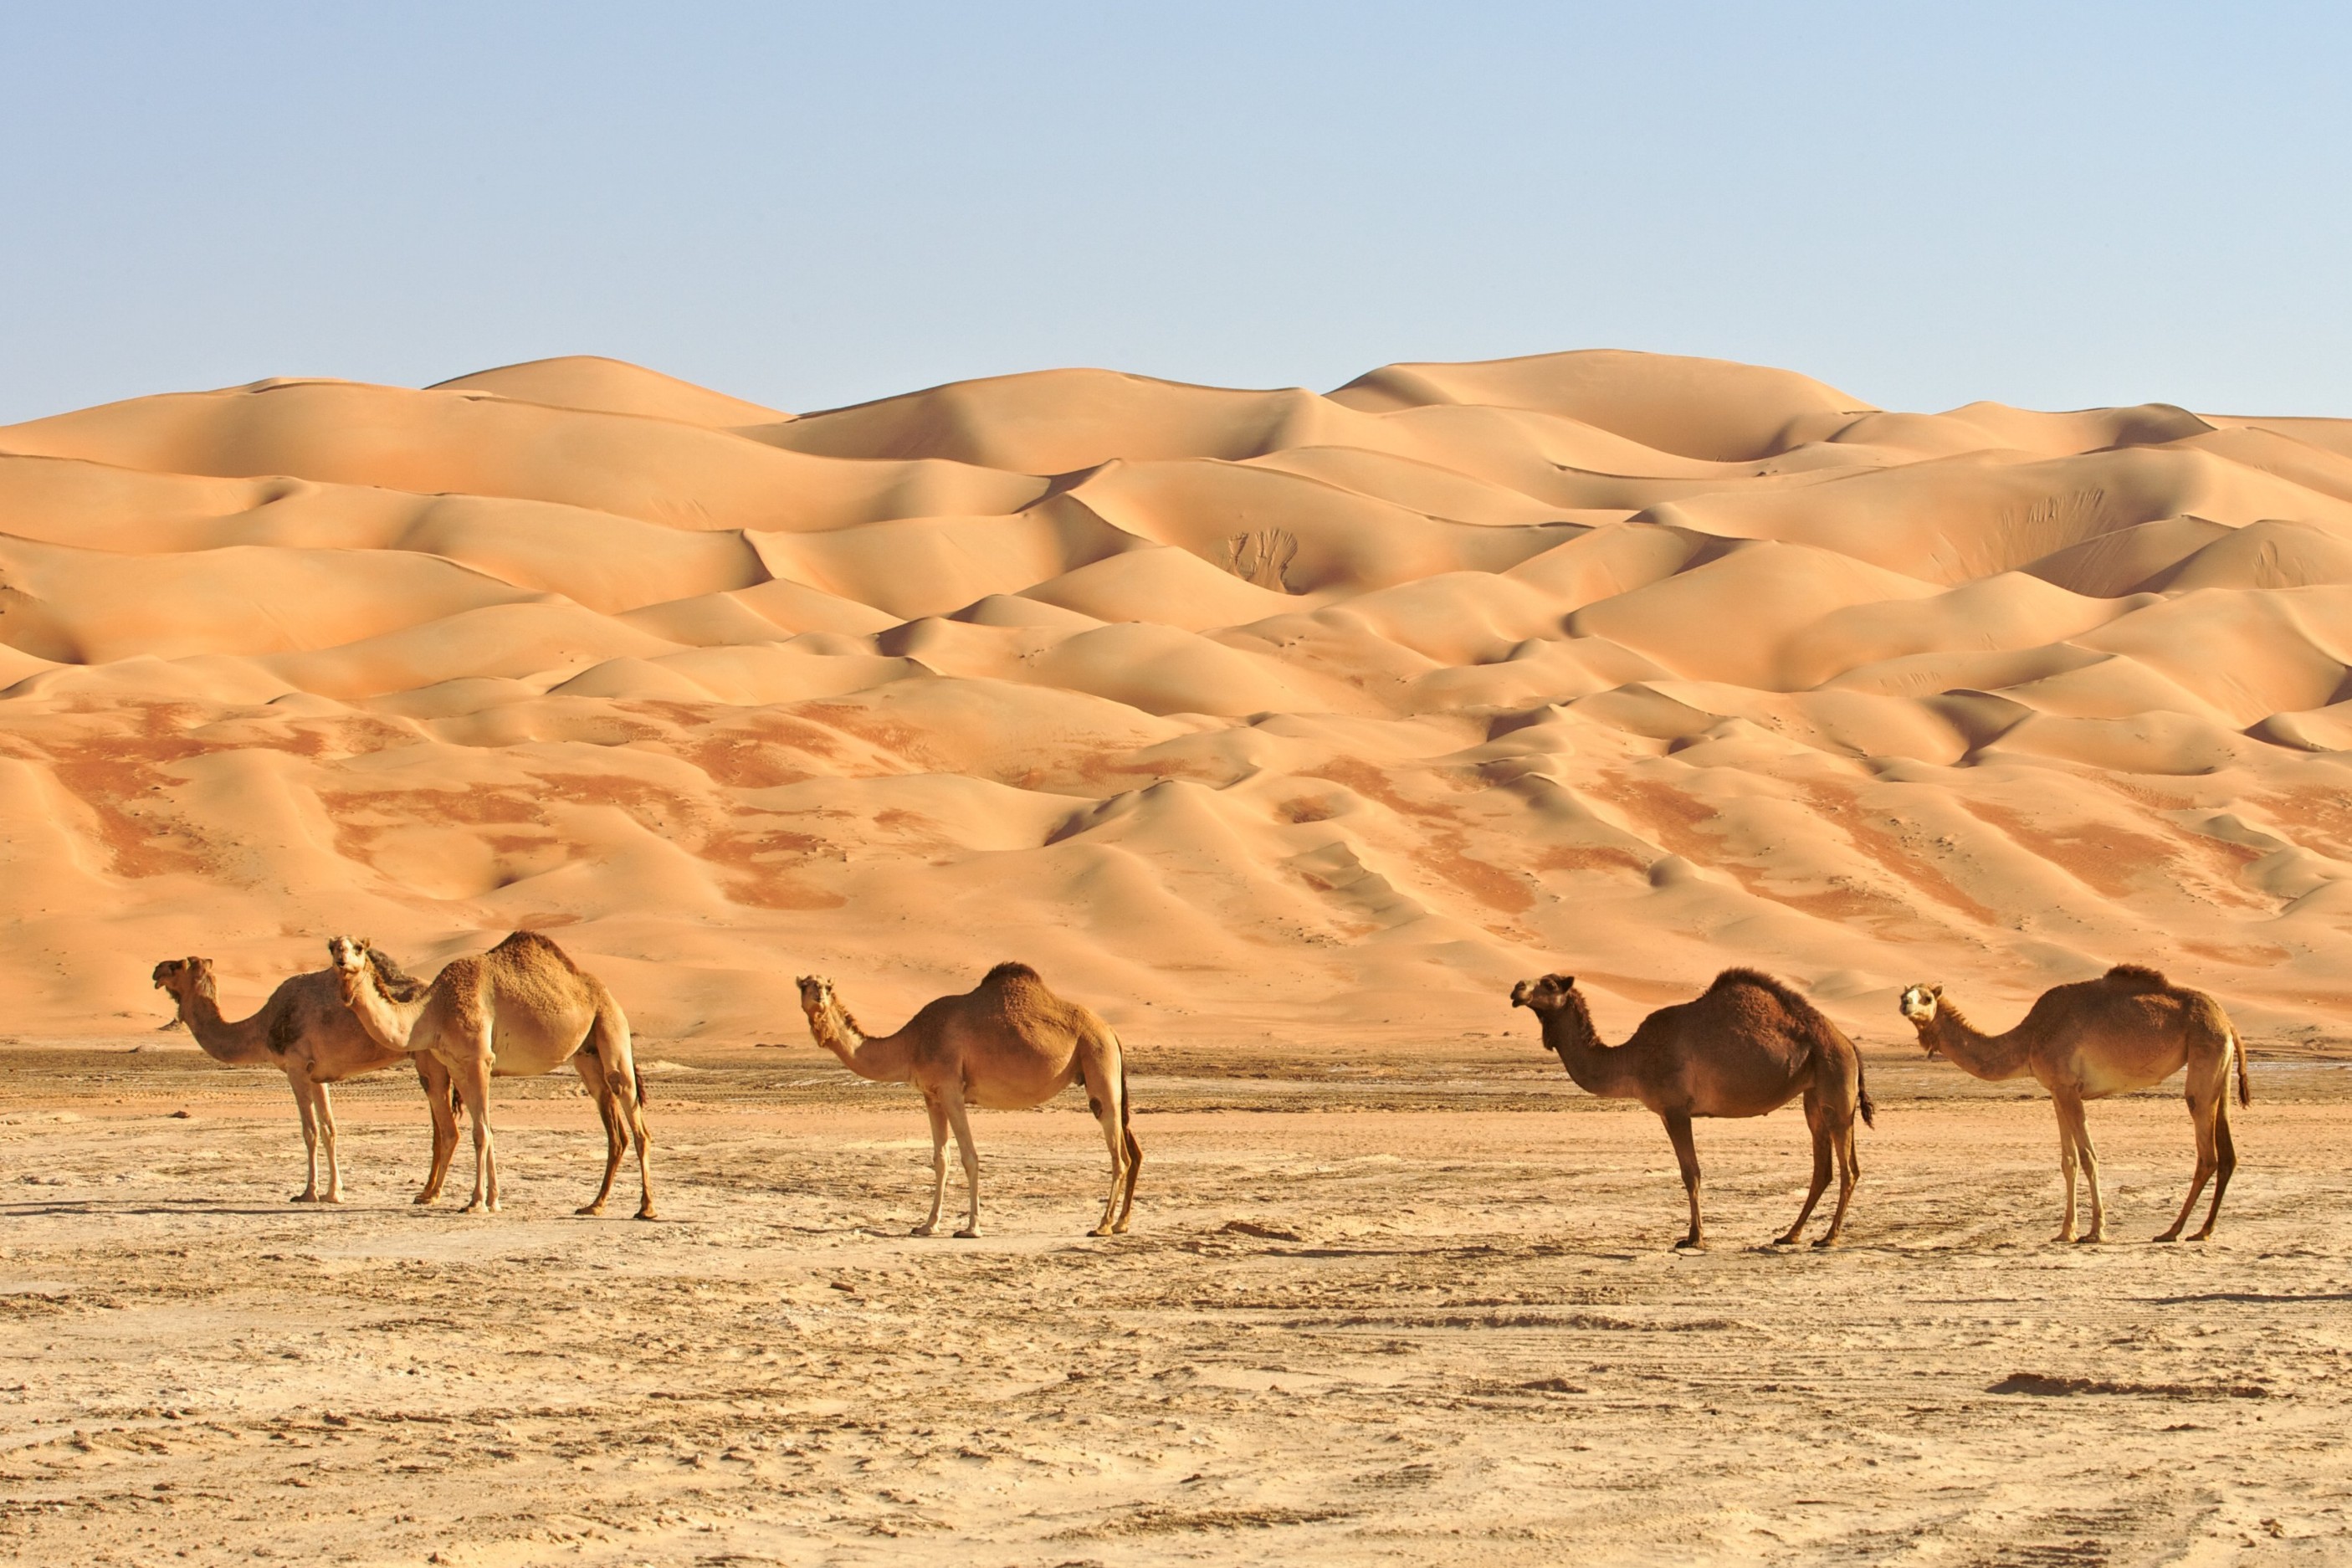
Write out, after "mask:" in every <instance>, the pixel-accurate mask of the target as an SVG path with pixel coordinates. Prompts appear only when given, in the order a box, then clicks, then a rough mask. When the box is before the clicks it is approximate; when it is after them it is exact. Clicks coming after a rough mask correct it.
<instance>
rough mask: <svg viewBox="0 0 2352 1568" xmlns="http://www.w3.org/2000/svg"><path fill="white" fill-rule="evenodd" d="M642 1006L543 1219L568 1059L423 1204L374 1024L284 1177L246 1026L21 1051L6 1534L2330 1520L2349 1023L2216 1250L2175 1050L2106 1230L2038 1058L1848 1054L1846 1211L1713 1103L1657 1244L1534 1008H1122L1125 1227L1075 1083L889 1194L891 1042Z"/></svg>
mask: <svg viewBox="0 0 2352 1568" xmlns="http://www.w3.org/2000/svg"><path fill="white" fill-rule="evenodd" d="M134 1047H135V1048H134ZM645 1054H646V1057H648V1058H652V1060H653V1063H654V1071H653V1074H652V1079H651V1081H652V1084H653V1090H654V1096H655V1098H654V1103H653V1113H654V1117H655V1121H654V1127H655V1131H656V1138H657V1140H658V1152H659V1164H658V1166H657V1168H656V1176H657V1179H658V1182H659V1187H658V1195H659V1199H660V1203H661V1207H662V1214H663V1217H662V1218H661V1220H660V1221H659V1222H658V1223H655V1224H636V1223H633V1222H631V1221H628V1220H626V1219H621V1218H604V1219H594V1220H589V1219H579V1218H574V1217H572V1214H571V1210H572V1206H573V1205H575V1204H577V1203H579V1202H580V1201H582V1200H583V1198H584V1196H585V1195H586V1194H587V1191H588V1189H589V1186H590V1184H591V1183H592V1181H593V1173H594V1168H595V1162H596V1158H597V1153H598V1143H597V1140H596V1137H595V1134H594V1132H593V1116H592V1113H591V1111H590V1110H589V1108H588V1105H587V1103H586V1101H585V1100H582V1099H580V1098H579V1097H578V1095H577V1093H576V1090H574V1089H572V1088H571V1087H570V1086H569V1085H568V1084H563V1083H559V1082H556V1081H554V1080H542V1081H538V1082H533V1083H529V1084H522V1085H515V1084H503V1085H501V1087H500V1097H499V1100H498V1107H499V1119H500V1121H501V1124H502V1128H503V1131H502V1132H501V1141H502V1148H503V1150H504V1152H505V1155H506V1169H507V1171H508V1173H509V1194H508V1207H507V1210H506V1212H504V1213H502V1214H500V1215H495V1216H473V1215H458V1214H457V1213H455V1212H452V1210H451V1208H450V1207H449V1205H448V1200H447V1199H445V1200H444V1203H443V1205H442V1206H440V1207H438V1208H435V1209H431V1210H421V1211H420V1210H417V1209H415V1208H413V1207H412V1206H411V1205H409V1203H408V1201H407V1199H408V1194H409V1192H410V1190H411V1189H412V1187H413V1186H414V1184H415V1179H416V1178H417V1176H418V1174H419V1173H420V1171H421V1169H422V1165H423V1152H424V1142H425V1135H424V1116H423V1112H422V1109H421V1107H419V1106H418V1105H417V1104H416V1103H415V1087H414V1085H413V1083H410V1082H404V1081H402V1080H400V1079H395V1078H394V1077H392V1076H389V1075H387V1076H386V1077H385V1078H383V1079H377V1080H373V1081H371V1082H368V1083H364V1084H361V1085H356V1086H352V1088H350V1089H347V1090H346V1092H345V1093H344V1094H343V1096H342V1097H341V1100H342V1107H343V1116H344V1121H345V1134H344V1148H345V1154H346V1161H347V1167H348V1170H349V1172H350V1177H349V1179H350V1183H351V1186H352V1193H351V1201H350V1202H349V1203H348V1204H346V1205H344V1206H343V1207H341V1208H339V1209H311V1208H298V1207H294V1206H290V1205H289V1204H288V1203H287V1202H286V1201H285V1200H286V1198H287V1196H288V1194H290V1193H292V1192H293V1191H295V1190H296V1188H297V1187H299V1184H300V1174H301V1173H300V1169H299V1157H300V1156H299V1151H300V1144H299V1137H298V1135H297V1131H296V1127H295V1123H294V1119H293V1111H292V1107H291V1105H290V1102H289V1097H288V1095H287V1094H286V1092H285V1089H284V1088H283V1086H282V1084H281V1083H280V1082H279V1081H278V1079H277V1076H276V1075H275V1074H262V1073H236V1072H230V1071H227V1070H225V1069H221V1068H216V1067H215V1066H213V1065H212V1064H211V1063H209V1062H207V1061H205V1060H204V1059H203V1058H200V1057H198V1056H197V1055H196V1053H195V1052H194V1050H193V1049H192V1048H191V1047H188V1046H186V1045H185V1044H184V1040H183V1039H182V1037H176V1036H165V1037H157V1036H148V1037H138V1038H125V1039H120V1040H106V1041H78V1042H72V1043H70V1044H51V1045H43V1044H41V1043H39V1042H20V1043H18V1044H16V1045H14V1046H12V1047H8V1048H6V1049H5V1050H0V1200H5V1216H4V1217H0V1243H5V1245H0V1325H5V1327H0V1413H5V1414H0V1558H5V1560H7V1561H9V1562H21V1563H89V1564H102V1563H159V1564H161V1563H170V1564H178V1563H220V1562H228V1561H236V1562H249V1561H253V1560H256V1559H264V1560H267V1559H273V1558H274V1559H282V1560H289V1561H299V1562H307V1563H435V1562H438V1563H463V1564H506V1563H615V1564H620V1563H661V1564H670V1563H677V1564H689V1563H690V1564H718V1563H745V1564H749V1563H795V1564H798V1563H909V1562H940V1563H950V1562H952V1563H959V1564H962V1563H973V1564H997V1563H1006V1564H1013V1563H1019V1564H1073V1563H1104V1564H1112V1563H1163V1562H1231V1561H1242V1560H1249V1561H1291V1562H1330V1563H1381V1562H1413V1563H1423V1562H1460V1561H1475V1562H1478V1563H1486V1564H1499V1563H1559V1562H1600V1563H1707V1562H1732V1561H1743V1562H1744V1561H1758V1562H1806V1563H1951V1564H1971V1563H1973V1564H2040V1563H2118V1564H2122V1563H2223V1562H2232V1563H2234V1562H2261V1563H2268V1562H2308V1563H2340V1562H2343V1561H2345V1560H2346V1559H2347V1554H2352V1522H2348V1521H2347V1507H2352V1467H2347V1464H2346V1462H2345V1458H2344V1447H2343V1440H2344V1433H2345V1431H2346V1429H2347V1414H2352V1392H2347V1388H2346V1384H2345V1379H2344V1372H2345V1363H2346V1357H2347V1350H2352V1160H2347V1153H2352V1147H2348V1146H2352V1139H2347V1133H2346V1129H2347V1115H2346V1110H2347V1105H2346V1101H2347V1089H2352V1073H2347V1069H2345V1068H2339V1067H2331V1066H2327V1065H2325V1064H2318V1063H2312V1062H2277V1061H2273V1062H2265V1063H2258V1065H2257V1067H2256V1069H2255V1074H2254V1089H2255V1103H2254V1105H2253V1107H2252V1109H2251V1110H2246V1111H2242V1112H2240V1113H2239V1115H2238V1121H2237V1125H2238V1126H2239V1128H2240V1139H2241V1143H2242V1148H2243V1150H2244V1158H2245V1164H2244V1167H2243V1169H2242V1173H2241V1174H2240V1176H2239V1179H2238V1183H2237V1184H2236V1186H2235V1187H2233V1188H2232V1190H2231V1194H2230V1197H2229V1203H2228V1205H2227V1208H2226V1210H2225V1213H2224V1216H2223V1225H2222V1229H2221V1235H2220V1237H2219V1238H2218V1239H2217V1240H2215V1241H2213V1242H2211V1243H2209V1244H2206V1245H2202V1246H2189V1245H2185V1244H2184V1245H2179V1246H2174V1247H2157V1246H2151V1245H2149V1244H2148V1243H2147V1239H2146V1238H2147V1237H2149V1236H2150V1235H2152V1234H2153V1233H2154V1232H2155V1231H2157V1230H2158V1229H2159V1228H2161V1227H2162V1226H2163V1225H2164V1224H2165V1223H2166V1222H2167V1221H2168V1219H2169V1218H2170V1215H2171V1210H2172V1207H2173V1205H2175V1204H2177V1202H2178V1201H2179V1192H2180V1187H2181V1184H2182V1182H2183V1180H2184V1178H2185V1176H2186V1173H2187V1171H2188V1168H2189V1131H2188V1126H2187V1121H2186V1118H2185V1116H2184V1115H2183V1114H2182V1111H2181V1110H2180V1108H2179V1103H2178V1101H2177V1100H2174V1099H2172V1098H2171V1097H2169V1096H2165V1095H2147V1096H2140V1097H2134V1098H2130V1099H2126V1100H2117V1101H2113V1102H2109V1103H2107V1104H2105V1105H2102V1106H2099V1107H2097V1108H2095V1121H2094V1131H2095V1133H2096V1134H2097V1135H2098V1136H2099V1137H2100V1138H2101V1140H2102V1144H2103V1152H2104V1153H2105V1159H2106V1162H2107V1173H2108V1182H2109V1184H2110V1194H2111V1203H2112V1206H2113V1210H2114V1215H2115V1225H2116V1229H2117V1231H2118V1232H2119V1234H2120V1237H2122V1239H2121V1240H2119V1241H2118V1242H2116V1243H2115V1244H2112V1245H2108V1246H2105V1247H2060V1246H2056V1245H2053V1243H2052V1242H2051V1241H2050V1240H2049V1239H2048V1237H2050V1235H2051V1234H2052V1232H2053V1230H2054V1228H2055V1223H2056V1210H2057V1201H2058V1199H2057V1175H2056V1159H2055V1153H2056V1148H2055V1139H2054V1137H2053V1121H2052V1117H2051V1114H2050V1111H2049V1109H2048V1107H2047V1106H2046V1105H2045V1104H2043V1103H2042V1102H2040V1101H2039V1100H2032V1099H2030V1098H2028V1097H2027V1096H2025V1095H2024V1094H2022V1093H2019V1092H2013V1091H2011V1089H2008V1088H2007V1087H2005V1086H2004V1087H2001V1088H1994V1087H1991V1086H1985V1085H1980V1084H1977V1083H1974V1082H1972V1081H1969V1080H1966V1079H1962V1078H1961V1077H1960V1076H1959V1075H1958V1073H1957V1072H1956V1071H1954V1070H1952V1069H1950V1068H1947V1067H1943V1066H1941V1065H1930V1064H1926V1063H1923V1062H1920V1061H1918V1060H1917V1059H1916V1058H1915V1057H1909V1056H1906V1055H1905V1054H1901V1053H1897V1052H1895V1050H1894V1049H1893V1048H1892V1047H1885V1046H1882V1047H1874V1050H1873V1053H1872V1056H1871V1058H1870V1060H1871V1075H1872V1087H1873V1089H1874V1091H1875V1093H1876V1094H1877V1097H1878V1100H1879V1103H1880V1105H1881V1108H1882V1109H1881V1112H1880V1116H1879V1125H1878V1127H1877V1128H1876V1130H1875V1131H1871V1132H1868V1133H1866V1134H1865V1136H1864V1143H1863V1151H1864V1186H1863V1189H1862V1194H1861V1197H1860V1198H1859V1200H1858V1202H1857V1205H1856V1208H1855V1213H1854V1216H1853V1222H1852V1226H1851V1230H1850V1238H1849V1241H1848V1243H1847V1244H1846V1245H1845V1246H1843V1247H1841V1248H1839V1249H1838V1250H1836V1251H1834V1252H1829V1253H1820V1252H1815V1251H1813V1250H1811V1249H1802V1250H1795V1251H1780V1250H1774V1249H1773V1248H1771V1247H1769V1246H1767V1245H1764V1243H1766V1241H1767V1240H1768V1238H1769V1237H1770V1236H1771V1235H1772V1234H1773V1233H1774V1232H1775V1231H1776V1230H1778V1229H1779V1228H1780V1226H1784V1225H1785V1224H1786V1223H1787V1220H1788V1218H1789V1216H1790V1214H1791V1213H1792V1212H1793V1208H1794V1205H1795V1204H1796V1202H1797V1201H1798V1197H1799V1195H1800V1194H1801V1180H1802V1176H1803V1173H1804V1164H1805V1161H1804V1155H1803V1148H1804V1132H1803V1126H1802V1122H1801V1119H1800V1118H1799V1117H1798V1116H1797V1115H1796V1114H1795V1112H1793V1111H1789V1112H1784V1113H1783V1114H1781V1115H1780V1116H1777V1117H1774V1118H1772V1119H1770V1120H1769V1121H1762V1122H1736V1123H1712V1124H1708V1125H1706V1126H1705V1127H1704V1128H1703V1129H1702V1132H1701V1140H1700V1150H1701V1154H1702V1157H1703V1158H1704V1159H1705V1160H1706V1168H1707V1174H1708V1178H1709V1182H1710V1186H1709V1215H1710V1224H1711V1228H1712V1230H1713V1233H1714V1238H1715V1240H1714V1246H1713V1247H1712V1248H1711V1249H1710V1250H1708V1251H1706V1252H1705V1253H1703V1254H1695V1255H1681V1254H1676V1253H1675V1252H1674V1251H1673V1250H1672V1249H1671V1247H1670V1243H1671V1242H1672V1241H1673V1239H1674V1238H1675V1236H1677V1235H1678V1234H1679V1230H1680V1226H1681V1224H1682V1207H1681V1199H1680V1194H1679V1191H1678V1189H1677V1186H1676V1183H1675V1176H1674V1171H1673V1163H1672V1159H1671V1156H1670V1154H1669V1152H1668V1150H1667V1146H1666V1142H1665V1139H1664V1136H1663V1135H1662V1134H1661V1132H1660V1131H1659V1128H1658V1125H1657V1123H1656V1121H1655V1120H1654V1119H1653V1118H1651V1117H1650V1116H1648V1115H1646V1114H1644V1113H1643V1112H1641V1111H1640V1110H1636V1109H1627V1108H1622V1107H1605V1106H1602V1105H1600V1104H1598V1103H1596V1102H1594V1101H1591V1100H1587V1099H1584V1098H1583V1097H1581V1096H1580V1095H1579V1094H1577V1093H1576V1092H1575V1091H1574V1090H1573V1089H1572V1088H1571V1087H1570V1085H1568V1084H1567V1083H1566V1082H1565V1080H1564V1079H1561V1078H1560V1077H1559V1072H1558V1069H1557V1068H1553V1067H1551V1066H1550V1063H1549V1058H1543V1057H1542V1056H1541V1055H1540V1054H1539V1053H1538V1051H1537V1050H1536V1048H1535V1047H1534V1045H1533V1042H1532V1040H1531V1039H1507V1040H1497V1041H1495V1042H1492V1043H1491V1044H1489V1045H1486V1046H1481V1047H1475V1048H1466V1047H1465V1048H1449V1049H1442V1050H1441V1049H1436V1048H1431V1049H1428V1050H1423V1051H1414V1050H1410V1049H1403V1048H1399V1049H1396V1050H1391V1051H1384V1052H1381V1053H1379V1054H1377V1055H1375V1056H1373V1057H1371V1058H1363V1057H1359V1058H1353V1059H1351V1058H1349V1056H1348V1055H1347V1053H1346V1052H1344V1051H1341V1050H1339V1049H1337V1048H1333V1049H1329V1050H1326V1051H1322V1052H1319V1053H1318V1051H1315V1050H1312V1049H1306V1048H1300V1049H1295V1050H1291V1051H1287V1052H1286V1053H1285V1054H1284V1056H1283V1058H1281V1061H1280V1062H1279V1063H1277V1062H1276V1060H1275V1059H1274V1058H1271V1057H1267V1058H1257V1059H1255V1065H1254V1062H1253V1058H1251V1057H1250V1055H1249V1054H1248V1053H1246V1052H1233V1051H1225V1052H1222V1053H1218V1060H1219V1064H1220V1065H1219V1068H1218V1069H1217V1070H1216V1071H1214V1072H1212V1071H1211V1070H1209V1068H1207V1067H1206V1066H1204V1062H1205V1061H1206V1059H1207V1057H1206V1055H1204V1056H1203V1058H1202V1059H1201V1060H1194V1059H1192V1058H1183V1057H1180V1056H1178V1055H1176V1054H1174V1053H1168V1054H1165V1055H1161V1056H1159V1057H1150V1056H1146V1055H1144V1054H1142V1053H1139V1060H1138V1064H1137V1065H1138V1068H1139V1072H1138V1076H1137V1079H1136V1093H1137V1098H1138V1100H1139V1103H1140V1104H1141V1106H1142V1107H1143V1110H1142V1112H1141V1114H1140V1115H1139V1118H1138V1121H1137V1128H1138V1131H1139V1134H1140V1136H1141V1138H1142V1140H1143V1142H1144V1145H1145V1149H1146V1152H1147V1163H1146V1166H1145V1169H1144V1177H1143V1185H1142V1189H1141V1197H1140V1200H1139V1205H1138V1209H1137V1226H1136V1228H1135V1231H1134V1233H1133V1234H1132V1235H1129V1236H1126V1237H1118V1238H1115V1239H1111V1240H1108V1241H1098V1240H1091V1239H1088V1238H1087V1237H1085V1236H1084V1235H1083V1234H1082V1232H1083V1231H1084V1229H1085V1228H1086V1226H1087V1225H1089V1224H1091V1223H1092V1221H1093V1217H1094V1208H1095V1205H1096V1204H1097V1202H1098V1196H1099V1194H1098V1183H1099V1181H1100V1177H1101V1156H1100V1152H1099V1146H1098V1143H1097V1140H1096V1137H1095V1134H1094V1132H1093V1129H1092V1127H1091V1125H1090V1123H1088V1122H1087V1121H1086V1119H1085V1118H1084V1115H1083V1113H1082V1112H1081V1111H1079V1110H1076V1109H1074V1108H1073V1106H1072V1105H1071V1103H1070V1102H1069V1101H1067V1100H1066V1101H1065V1102H1064V1104H1063V1106H1062V1107H1060V1108H1058V1109H1056V1110H1050V1111H1046V1112H1042V1113H1026V1114H1009V1113H1008V1114H985V1113H983V1114H982V1115H980V1116H979V1117H978V1118H977V1122H978V1134H979V1137H980V1139H981V1140H982V1151H983V1158H984V1167H983V1179H984V1192H985V1195H986V1200H987V1207H986V1211H985V1214H984V1223H985V1228H986V1231H987V1234H986V1235H985V1236H984V1237H982V1239H979V1240H976V1241H951V1240H947V1239H944V1238H941V1239H936V1240H918V1239H914V1238H911V1237H908V1235H907V1234H906V1231H907V1228H908V1226H909V1224H910V1223H911V1222H912V1221H913V1220H914V1219H916V1218H918V1217H919V1215H920V1209H921V1200H922V1196H923V1190H924V1186H925V1184H926V1182H927V1179H928V1148H927V1140H926V1138H925V1136H924V1129H923V1121H922V1116H921V1112H920V1110H919V1105H918V1103H917V1102H916V1101H915V1100H914V1099H913V1097H912V1096H911V1095H910V1094H909V1093H908V1091H906V1090H904V1089H884V1088H873V1087H866V1086H860V1085H856V1084H853V1083H851V1082H850V1081H848V1080H847V1079H846V1077H845V1075H844V1074H842V1073H840V1072H839V1071H838V1070H837V1069H836V1068H833V1067H832V1066H831V1065H830V1064H822V1063H819V1062H818V1061H816V1060H814V1051H813V1049H812V1048H811V1047H808V1046H807V1045H806V1044H805V1043H796V1044H794V1045H792V1046H789V1047H749V1046H735V1047H718V1046H709V1045H700V1044H696V1045H677V1046H673V1045H667V1044H664V1043H660V1042H647V1044H646V1053H645ZM1547 1068H1550V1070H1549V1071H1547V1070H1546V1069H1547ZM1253 1073H1263V1074H1264V1076H1252V1074H1253ZM178 1112H186V1113H187V1114H185V1115H180V1114H176V1113H178ZM463 1169H464V1166H463V1165H462V1163H461V1166H460V1170H461V1171H462V1170H463ZM453 1185H458V1184H453ZM459 1195H461V1196H462V1194H459ZM615 1207H616V1209H621V1210H624V1211H625V1207H626V1205H615Z"/></svg>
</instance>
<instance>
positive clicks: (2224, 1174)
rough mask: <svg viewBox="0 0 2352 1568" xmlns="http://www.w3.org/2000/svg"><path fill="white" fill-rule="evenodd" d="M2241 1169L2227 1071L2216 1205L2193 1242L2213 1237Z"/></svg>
mask: <svg viewBox="0 0 2352 1568" xmlns="http://www.w3.org/2000/svg"><path fill="white" fill-rule="evenodd" d="M2239 1048H2240V1049H2243V1048H2244V1047H2239ZM2237 1169H2238V1144H2237V1141H2236V1140H2235V1139H2233V1138H2231V1136H2230V1081H2229V1075H2228V1074H2227V1073H2226V1072H2224V1073H2223V1075H2222V1079H2221V1089H2219V1090H2218V1091H2216V1093H2215V1095H2214V1100H2213V1206H2212V1207H2211V1208H2210V1209H2207V1210H2206V1211H2205V1223H2204V1224H2203V1225H2201V1226H2199V1227H2198V1229H2197V1233H2196V1234H2195V1235H2194V1236H2191V1237H2189V1240H2191V1241H2203V1240H2204V1239H2206V1238H2207V1237H2210V1236H2211V1235H2212V1234H2213V1222H2214V1221H2215V1220H2217V1219H2220V1218H2221V1194H2223V1193H2225V1192H2227V1191H2229V1190H2230V1178H2231V1176H2232V1175H2234V1174H2236V1173H2237Z"/></svg>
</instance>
